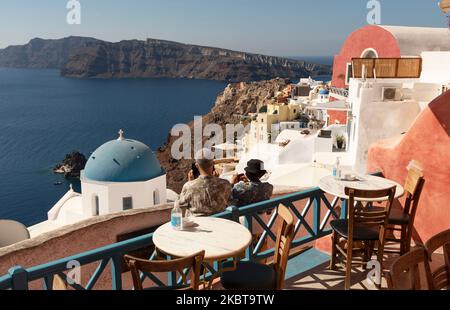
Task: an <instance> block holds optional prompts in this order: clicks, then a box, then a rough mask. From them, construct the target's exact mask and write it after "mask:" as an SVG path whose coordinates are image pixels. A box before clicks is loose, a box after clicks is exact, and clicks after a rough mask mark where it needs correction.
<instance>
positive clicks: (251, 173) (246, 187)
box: [231, 159, 273, 207]
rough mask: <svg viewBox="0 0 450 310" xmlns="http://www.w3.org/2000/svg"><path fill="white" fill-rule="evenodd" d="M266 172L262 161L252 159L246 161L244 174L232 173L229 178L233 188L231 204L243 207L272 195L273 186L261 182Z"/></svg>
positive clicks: (267, 198)
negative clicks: (231, 176)
mask: <svg viewBox="0 0 450 310" xmlns="http://www.w3.org/2000/svg"><path fill="white" fill-rule="evenodd" d="M265 174H267V171H266V170H264V163H263V162H262V161H261V160H257V159H252V160H250V161H249V162H248V163H247V167H246V168H245V176H244V175H234V176H233V178H232V179H231V184H232V185H233V189H232V191H231V196H232V201H231V202H232V204H233V205H235V206H237V207H243V206H247V205H251V204H254V203H258V202H261V201H265V200H269V199H270V197H272V193H273V186H272V185H271V184H269V183H263V182H261V178H262V177H263V176H264V175H265Z"/></svg>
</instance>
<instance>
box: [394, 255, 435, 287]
mask: <svg viewBox="0 0 450 310" xmlns="http://www.w3.org/2000/svg"><path fill="white" fill-rule="evenodd" d="M421 264H423V265H424V267H425V277H426V283H427V285H428V289H432V285H433V284H432V278H431V271H430V265H429V263H428V254H427V251H426V250H425V248H424V247H423V246H419V247H417V248H415V249H413V250H412V251H410V252H408V253H407V254H405V255H403V256H401V257H399V258H397V259H396V260H395V261H394V262H393V264H392V265H391V268H390V271H389V274H388V277H387V279H388V286H389V288H390V289H394V290H420V289H421V288H422V287H421V281H420V271H419V270H420V269H419V266H420V265H421Z"/></svg>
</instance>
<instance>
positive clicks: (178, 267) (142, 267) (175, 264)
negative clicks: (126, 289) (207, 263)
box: [124, 251, 205, 290]
mask: <svg viewBox="0 0 450 310" xmlns="http://www.w3.org/2000/svg"><path fill="white" fill-rule="evenodd" d="M204 257H205V251H202V252H200V253H197V254H194V255H192V256H189V257H185V258H180V259H174V260H167V261H165V260H160V261H158V260H155V261H149V260H144V259H140V258H136V257H133V256H129V255H125V256H124V258H125V262H126V263H127V265H128V267H129V268H130V271H131V275H132V276H133V283H134V289H135V290H143V287H142V281H141V279H140V272H144V273H147V274H150V273H153V272H178V273H179V274H180V275H181V278H182V281H183V284H184V285H185V286H183V287H182V288H178V287H173V288H174V289H182V290H186V289H191V290H198V288H199V284H200V272H201V264H202V262H203V259H204ZM189 272H191V283H188V278H187V276H188V273H189ZM169 289H170V287H169Z"/></svg>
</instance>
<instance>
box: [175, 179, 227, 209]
mask: <svg viewBox="0 0 450 310" xmlns="http://www.w3.org/2000/svg"><path fill="white" fill-rule="evenodd" d="M230 196H231V184H230V183H229V182H228V181H226V180H223V179H219V178H216V177H204V176H200V177H199V178H197V179H196V180H194V181H190V182H188V183H186V184H185V185H184V186H183V190H182V191H181V194H180V197H179V198H178V200H177V201H176V202H175V204H176V205H178V206H180V207H182V208H189V209H190V210H191V212H192V213H194V214H196V215H204V216H209V215H213V214H216V213H220V212H223V211H225V209H226V208H227V206H228V201H229V198H230Z"/></svg>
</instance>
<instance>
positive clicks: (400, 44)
mask: <svg viewBox="0 0 450 310" xmlns="http://www.w3.org/2000/svg"><path fill="white" fill-rule="evenodd" d="M446 37H448V29H446V28H422V27H402V26H375V25H369V26H365V27H362V28H360V29H358V30H356V31H355V32H353V33H352V34H350V36H349V37H348V38H347V40H346V41H345V43H344V44H343V46H342V49H341V51H340V52H339V54H338V55H336V56H335V57H334V65H333V79H332V86H335V87H338V88H347V87H348V80H349V77H350V76H351V72H352V71H351V62H352V58H400V57H412V56H415V57H418V56H420V54H421V52H423V51H449V50H450V40H448V39H447V40H446V39H445V38H446ZM329 115H330V122H331V123H335V121H336V120H338V121H339V122H340V123H341V124H345V123H346V122H347V115H346V113H345V112H339V111H334V112H333V111H330V112H329Z"/></svg>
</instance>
